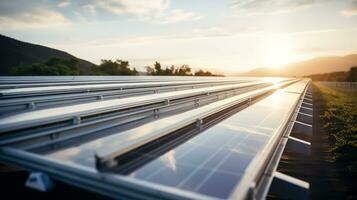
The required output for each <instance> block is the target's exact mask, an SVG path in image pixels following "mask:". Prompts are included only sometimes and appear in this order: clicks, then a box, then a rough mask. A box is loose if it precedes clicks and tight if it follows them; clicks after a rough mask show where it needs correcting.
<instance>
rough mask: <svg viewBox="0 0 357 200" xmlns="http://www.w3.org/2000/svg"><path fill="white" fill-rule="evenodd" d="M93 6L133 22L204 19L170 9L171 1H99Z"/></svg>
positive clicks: (190, 13)
mask: <svg viewBox="0 0 357 200" xmlns="http://www.w3.org/2000/svg"><path fill="white" fill-rule="evenodd" d="M91 6H93V7H94V8H95V7H97V8H101V9H104V10H107V11H109V12H111V13H113V14H115V15H129V16H130V17H131V20H138V21H153V22H156V23H159V24H171V23H176V22H182V21H195V20H199V19H202V18H203V16H201V15H199V14H196V13H194V12H190V11H185V10H182V9H170V8H169V7H170V0H107V1H104V0H97V1H95V3H94V4H93V5H91Z"/></svg>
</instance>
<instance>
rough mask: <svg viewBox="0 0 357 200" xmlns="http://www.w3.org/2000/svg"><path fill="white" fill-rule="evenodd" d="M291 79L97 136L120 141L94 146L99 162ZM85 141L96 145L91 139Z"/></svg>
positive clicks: (200, 120) (110, 159) (106, 160)
mask: <svg viewBox="0 0 357 200" xmlns="http://www.w3.org/2000/svg"><path fill="white" fill-rule="evenodd" d="M292 82H293V81H290V82H284V83H280V84H276V85H273V86H269V87H266V88H262V89H258V90H255V91H251V92H247V93H244V94H241V95H237V96H234V97H231V98H228V99H225V100H221V101H219V102H215V103H212V104H209V105H207V106H203V107H201V108H198V109H195V110H192V111H188V112H184V113H182V114H179V115H174V116H172V117H167V118H164V119H161V120H158V121H155V122H152V123H149V124H146V125H143V126H141V127H138V128H135V129H130V130H128V131H126V132H123V133H120V134H116V135H111V136H108V137H105V138H102V139H99V140H96V141H94V143H97V142H102V141H104V140H106V141H117V142H115V143H114V144H115V145H113V146H109V147H104V148H99V149H97V150H95V148H92V149H93V150H95V152H96V158H97V162H98V163H100V164H99V165H101V164H103V163H112V162H113V158H115V157H118V156H120V155H122V154H125V153H128V152H129V151H131V150H133V149H136V148H138V147H140V146H143V145H145V144H147V143H150V142H152V141H154V140H156V139H158V138H160V137H163V136H165V135H168V134H170V133H172V132H173V131H176V130H178V129H181V128H183V127H185V126H187V125H189V124H192V123H195V122H196V123H198V124H200V123H202V119H203V118H206V117H208V116H210V115H213V114H215V113H218V112H219V111H222V110H224V109H227V108H229V107H232V106H233V105H236V104H238V103H241V102H243V101H247V100H249V99H251V98H254V97H256V96H259V95H262V94H264V93H267V92H269V91H272V90H274V89H277V88H279V87H283V86H285V85H288V84H291V83H292ZM144 130H147V131H144ZM133 138H134V139H133ZM103 143H105V142H103ZM85 145H88V146H95V145H93V144H91V143H89V144H85Z"/></svg>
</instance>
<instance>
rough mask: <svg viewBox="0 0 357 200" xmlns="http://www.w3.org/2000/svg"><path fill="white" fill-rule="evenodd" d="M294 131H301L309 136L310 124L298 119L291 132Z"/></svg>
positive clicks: (310, 131)
mask: <svg viewBox="0 0 357 200" xmlns="http://www.w3.org/2000/svg"><path fill="white" fill-rule="evenodd" d="M295 133H303V134H305V135H308V136H311V135H312V125H310V124H306V123H304V122H300V121H295V123H294V126H293V129H292V131H291V134H295Z"/></svg>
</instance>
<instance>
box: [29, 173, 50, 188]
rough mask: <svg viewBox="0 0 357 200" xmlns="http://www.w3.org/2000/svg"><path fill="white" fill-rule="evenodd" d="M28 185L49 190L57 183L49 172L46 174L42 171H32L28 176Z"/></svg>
mask: <svg viewBox="0 0 357 200" xmlns="http://www.w3.org/2000/svg"><path fill="white" fill-rule="evenodd" d="M25 185H26V187H29V188H32V189H35V190H38V191H41V192H47V191H49V190H51V189H52V188H54V186H55V184H54V182H53V181H52V180H51V179H50V177H49V176H47V174H44V173H42V172H33V173H30V175H29V177H28V178H27V181H26V183H25Z"/></svg>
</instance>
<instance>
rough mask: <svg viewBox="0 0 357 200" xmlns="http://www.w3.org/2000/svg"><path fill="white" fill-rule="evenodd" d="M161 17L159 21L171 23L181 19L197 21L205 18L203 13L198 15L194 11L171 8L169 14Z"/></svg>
mask: <svg viewBox="0 0 357 200" xmlns="http://www.w3.org/2000/svg"><path fill="white" fill-rule="evenodd" d="M158 18H159V19H160V21H159V23H161V24H170V23H176V22H181V21H195V20H200V19H202V18H203V16H202V15H198V14H196V13H194V12H187V11H184V10H179V9H176V10H171V11H169V12H168V13H167V14H163V15H162V16H159V17H158Z"/></svg>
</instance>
